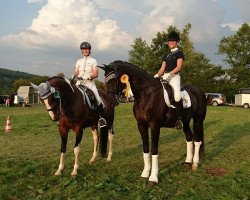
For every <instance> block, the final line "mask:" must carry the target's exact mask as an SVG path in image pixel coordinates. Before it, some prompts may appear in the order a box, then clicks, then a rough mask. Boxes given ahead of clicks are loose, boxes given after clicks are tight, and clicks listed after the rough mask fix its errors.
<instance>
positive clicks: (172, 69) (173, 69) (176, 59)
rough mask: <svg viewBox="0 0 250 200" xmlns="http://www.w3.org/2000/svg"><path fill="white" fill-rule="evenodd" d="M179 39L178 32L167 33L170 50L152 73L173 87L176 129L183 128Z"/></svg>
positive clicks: (182, 56)
mask: <svg viewBox="0 0 250 200" xmlns="http://www.w3.org/2000/svg"><path fill="white" fill-rule="evenodd" d="M179 41H180V37H179V34H178V33H177V32H175V31H173V32H171V33H169V35H168V41H167V44H168V47H169V49H170V52H168V53H167V54H166V55H164V57H163V61H162V65H161V68H160V69H159V71H158V72H157V74H155V75H154V77H155V78H158V77H160V76H162V75H163V76H162V78H163V79H164V80H166V81H168V82H169V84H170V85H171V86H172V87H173V89H174V100H175V102H176V105H175V106H176V111H177V118H178V119H177V121H176V124H175V127H176V129H178V130H181V129H182V128H183V123H182V119H181V112H182V111H181V110H182V102H181V93H180V92H181V88H180V82H181V80H180V75H179V73H180V71H181V69H182V64H183V60H184V54H183V52H182V51H181V50H180V49H179V48H178V42H179Z"/></svg>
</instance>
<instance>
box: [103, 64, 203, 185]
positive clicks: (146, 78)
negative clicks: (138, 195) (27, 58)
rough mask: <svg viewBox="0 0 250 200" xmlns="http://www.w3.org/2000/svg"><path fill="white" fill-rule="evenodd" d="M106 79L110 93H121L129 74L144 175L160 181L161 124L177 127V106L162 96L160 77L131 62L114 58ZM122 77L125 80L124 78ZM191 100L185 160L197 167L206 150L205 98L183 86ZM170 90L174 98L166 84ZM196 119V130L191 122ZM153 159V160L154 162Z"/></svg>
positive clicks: (151, 181)
mask: <svg viewBox="0 0 250 200" xmlns="http://www.w3.org/2000/svg"><path fill="white" fill-rule="evenodd" d="M100 68H102V69H103V70H105V79H106V80H105V81H106V84H107V89H108V92H109V93H112V94H115V95H119V94H120V93H121V92H122V91H123V89H124V88H125V86H126V84H124V76H123V75H125V74H126V75H127V78H125V79H128V81H129V83H130V87H131V90H132V92H133V94H134V107H133V112H134V116H135V119H136V120H137V126H138V129H139V132H140V134H141V138H142V142H143V152H144V153H143V158H144V169H143V172H142V174H141V176H142V177H144V178H149V185H155V184H157V183H158V143H159V135H160V128H161V127H168V128H174V127H175V122H176V120H177V115H176V109H175V108H171V107H168V106H167V105H166V103H165V101H164V97H163V94H164V92H163V87H162V84H161V82H160V80H159V79H156V78H153V77H152V76H150V75H149V74H148V73H147V72H146V71H144V70H142V69H141V68H139V67H137V66H135V65H133V64H130V63H128V62H122V61H115V62H113V63H111V64H109V65H105V67H100ZM121 77H122V81H121ZM184 88H185V90H186V91H187V92H188V94H189V96H190V99H191V103H192V104H191V107H189V108H183V113H182V115H183V116H182V117H183V131H184V133H185V135H186V142H187V156H186V160H185V163H187V164H190V165H192V169H193V170H196V169H197V168H198V163H199V157H200V155H201V154H202V153H203V152H204V131H203V122H204V120H205V116H206V107H207V105H206V97H205V94H204V92H202V91H201V90H199V89H198V88H197V87H195V86H192V85H189V86H184ZM167 93H168V95H169V96H170V99H173V91H172V88H171V86H170V85H169V84H168V85H167ZM191 119H193V131H191V129H190V127H189V123H190V121H191ZM149 128H150V129H151V155H152V156H150V150H149V134H148V130H149ZM151 158H152V163H151V161H150V160H151Z"/></svg>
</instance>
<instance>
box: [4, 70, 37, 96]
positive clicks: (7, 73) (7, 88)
mask: <svg viewBox="0 0 250 200" xmlns="http://www.w3.org/2000/svg"><path fill="white" fill-rule="evenodd" d="M34 76H36V75H33V74H29V73H26V72H20V71H14V70H9V69H4V68H0V94H10V92H11V88H12V84H13V83H14V81H15V80H17V79H29V78H32V77H34Z"/></svg>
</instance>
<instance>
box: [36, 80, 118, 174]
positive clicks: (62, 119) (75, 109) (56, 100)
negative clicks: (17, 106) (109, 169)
mask: <svg viewBox="0 0 250 200" xmlns="http://www.w3.org/2000/svg"><path fill="white" fill-rule="evenodd" d="M31 85H32V86H33V87H34V88H35V89H37V90H38V91H39V96H40V99H41V101H42V102H43V103H44V104H45V105H46V107H47V111H48V112H49V116H50V118H51V119H52V120H53V121H58V123H59V124H58V127H59V132H60V135H61V156H60V164H59V167H58V170H57V171H56V173H55V175H57V176H58V175H61V173H62V170H63V169H64V156H65V153H66V146H67V139H68V133H69V131H70V130H71V129H72V130H73V131H74V132H75V133H76V140H75V146H74V154H75V164H74V169H73V171H72V172H71V175H72V176H75V175H77V169H78V167H79V161H78V157H79V144H80V142H81V140H82V136H83V129H85V128H87V127H91V129H92V134H93V140H94V151H93V156H92V158H91V159H90V161H89V163H90V164H91V163H93V162H95V160H96V157H97V151H98V143H99V133H98V131H97V129H98V120H99V114H98V112H97V111H96V110H94V109H90V107H91V106H89V105H88V104H87V101H89V102H90V101H93V102H94V101H95V99H94V94H93V92H92V91H91V90H89V89H87V88H85V89H86V91H87V93H88V94H89V95H88V97H87V95H84V93H83V92H81V91H80V90H79V88H77V87H76V86H75V85H74V84H72V83H70V81H69V80H67V79H65V78H61V77H52V78H49V79H48V80H47V81H46V83H41V84H40V85H39V86H37V85H34V84H31ZM99 93H100V96H101V98H102V99H103V101H104V104H105V109H104V112H105V115H104V117H105V119H106V121H107V126H106V127H102V128H100V150H101V154H102V156H105V155H106V152H107V141H108V140H109V153H108V157H107V161H111V157H112V138H113V134H114V132H113V122H114V102H115V101H114V95H110V94H107V93H106V92H104V91H99Z"/></svg>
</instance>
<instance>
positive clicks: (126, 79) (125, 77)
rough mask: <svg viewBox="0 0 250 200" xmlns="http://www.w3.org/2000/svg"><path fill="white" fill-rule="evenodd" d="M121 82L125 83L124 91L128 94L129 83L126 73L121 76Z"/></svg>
mask: <svg viewBox="0 0 250 200" xmlns="http://www.w3.org/2000/svg"><path fill="white" fill-rule="evenodd" d="M120 80H121V82H122V83H125V84H126V91H125V96H126V97H128V96H129V91H130V83H129V77H128V75H127V74H124V75H122V76H121V79H120Z"/></svg>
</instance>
